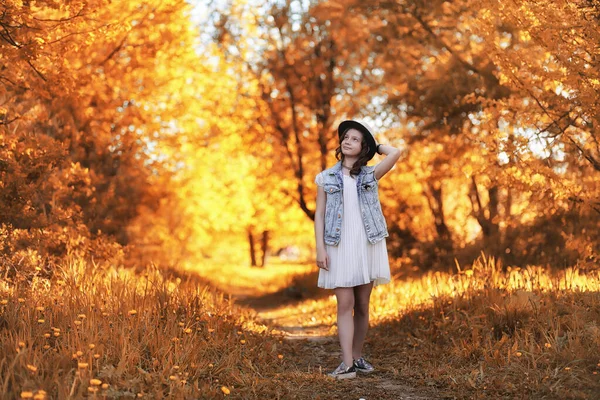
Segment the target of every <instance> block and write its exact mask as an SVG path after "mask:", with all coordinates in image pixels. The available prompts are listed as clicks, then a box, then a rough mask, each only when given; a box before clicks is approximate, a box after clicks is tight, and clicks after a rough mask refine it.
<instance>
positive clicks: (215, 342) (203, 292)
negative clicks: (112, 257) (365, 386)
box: [0, 262, 290, 399]
mask: <svg viewBox="0 0 600 400" xmlns="http://www.w3.org/2000/svg"><path fill="white" fill-rule="evenodd" d="M56 275H57V276H56V277H55V278H54V279H53V280H47V279H41V278H34V279H33V280H31V281H27V280H19V279H17V280H16V281H9V280H4V281H3V282H2V283H0V333H1V334H0V354H1V357H0V376H1V378H0V397H1V398H2V399H12V398H36V399H45V398H48V399H66V398H83V397H88V396H92V397H93V398H128V397H129V398H134V397H138V398H140V397H143V398H222V397H224V396H228V397H232V398H253V397H260V396H261V395H262V394H264V393H269V398H282V397H284V396H285V394H286V393H288V392H289V390H290V389H289V384H283V383H281V382H278V379H277V378H276V375H277V374H279V373H283V372H285V371H286V367H285V366H286V364H287V363H289V361H288V360H286V359H285V357H284V356H283V354H282V352H283V350H282V349H281V340H280V338H279V337H278V336H275V335H272V334H270V332H269V331H268V328H267V327H265V326H262V325H259V324H256V323H255V322H254V321H253V319H252V318H251V317H250V316H249V314H248V312H246V311H244V310H241V309H240V308H239V307H237V306H235V305H234V304H233V303H232V302H231V301H230V300H229V299H228V298H226V297H223V295H222V294H219V293H218V292H215V291H214V290H212V289H209V288H208V287H207V286H206V285H205V283H204V282H202V281H200V280H199V279H194V278H190V277H189V276H188V277H186V276H181V277H177V276H176V275H174V274H172V273H165V272H160V271H156V270H149V271H145V272H143V273H141V274H135V273H133V272H132V271H129V270H124V269H116V268H100V267H98V266H93V265H87V264H85V263H82V262H73V263H71V264H70V265H68V266H67V267H65V269H63V270H62V271H60V272H59V273H58V274H56ZM182 278H183V279H182ZM284 378H286V379H288V380H289V376H288V377H286V376H283V377H282V379H284Z"/></svg>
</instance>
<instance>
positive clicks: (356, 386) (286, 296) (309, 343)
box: [232, 291, 442, 400]
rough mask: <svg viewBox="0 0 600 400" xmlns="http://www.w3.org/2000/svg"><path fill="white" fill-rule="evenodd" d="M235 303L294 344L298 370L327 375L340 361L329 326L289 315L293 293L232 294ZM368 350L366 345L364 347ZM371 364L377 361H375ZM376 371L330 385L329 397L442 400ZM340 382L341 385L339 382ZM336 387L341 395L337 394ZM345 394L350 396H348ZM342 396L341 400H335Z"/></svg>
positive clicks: (385, 370)
mask: <svg viewBox="0 0 600 400" xmlns="http://www.w3.org/2000/svg"><path fill="white" fill-rule="evenodd" d="M232 296H233V298H234V299H235V301H236V302H237V303H238V304H241V305H243V306H245V307H249V308H251V309H253V310H255V311H256V314H257V317H258V319H259V320H261V321H262V322H263V323H264V324H265V325H267V326H270V327H272V328H275V329H276V330H278V331H281V332H282V333H283V335H284V337H285V338H286V339H287V340H289V341H293V342H294V344H295V345H296V346H299V348H300V350H299V351H297V354H296V358H297V359H295V360H294V361H296V362H297V365H298V367H299V369H300V370H304V371H306V372H309V373H315V372H318V373H321V374H326V373H327V372H329V370H331V369H333V368H335V366H337V364H338V363H339V360H340V358H341V353H340V349H339V343H338V339H337V334H335V333H333V334H332V331H333V330H332V329H331V326H330V325H329V324H323V323H319V321H314V322H315V323H314V324H311V325H310V326H306V324H305V323H303V320H305V318H306V315H295V314H290V312H289V309H288V306H289V305H291V304H294V303H296V302H298V301H299V299H297V298H295V296H294V294H293V293H292V294H290V293H288V292H286V291H281V292H277V293H271V294H268V295H265V296H261V297H249V296H246V295H243V294H238V295H237V296H236V294H232ZM366 347H367V348H368V343H367V346H366ZM373 360H374V361H376V360H377V359H376V358H374V359H373ZM376 367H377V368H378V371H377V372H375V373H373V374H370V375H360V376H359V377H357V379H353V380H350V381H345V382H344V384H342V385H336V386H332V387H331V389H332V393H331V395H332V397H331V398H351V399H363V400H371V399H377V400H385V399H390V400H425V399H441V398H442V397H439V396H436V395H435V394H433V393H432V391H431V390H427V389H415V388H412V387H410V386H407V385H405V384H403V382H402V380H401V375H400V374H399V372H398V371H397V370H396V369H394V368H393V367H389V368H386V367H385V366H377V365H376ZM340 383H341V382H340ZM337 388H339V389H340V390H342V391H343V393H337V392H336V390H337ZM347 393H351V396H350V397H348V395H347ZM338 396H342V397H338Z"/></svg>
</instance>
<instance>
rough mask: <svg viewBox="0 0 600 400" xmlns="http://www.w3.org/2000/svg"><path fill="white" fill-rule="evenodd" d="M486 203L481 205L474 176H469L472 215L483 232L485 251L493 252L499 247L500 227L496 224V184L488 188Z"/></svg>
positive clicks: (497, 203) (497, 204)
mask: <svg viewBox="0 0 600 400" xmlns="http://www.w3.org/2000/svg"><path fill="white" fill-rule="evenodd" d="M488 196H489V200H488V204H487V207H486V206H484V205H483V203H482V201H481V197H480V196H479V189H478V187H477V182H476V181H475V177H474V176H472V177H471V190H470V191H469V198H470V200H471V207H472V209H473V212H472V214H473V216H474V217H475V219H477V222H478V223H479V226H481V232H482V234H483V243H484V245H485V247H486V250H487V251H492V252H495V251H496V250H498V249H499V248H500V246H499V243H498V241H499V238H500V237H499V234H500V227H499V224H498V206H499V200H498V186H492V187H491V188H489V189H488Z"/></svg>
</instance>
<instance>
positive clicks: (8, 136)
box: [0, 0, 196, 255]
mask: <svg viewBox="0 0 600 400" xmlns="http://www.w3.org/2000/svg"><path fill="white" fill-rule="evenodd" d="M1 7H2V8H1V10H0V28H1V34H0V54H2V67H1V68H2V71H3V72H2V76H1V77H0V81H1V82H2V85H1V86H0V107H1V111H2V112H1V115H0V118H1V120H2V125H0V135H1V141H0V151H1V155H0V170H1V172H2V179H1V182H2V186H3V189H4V190H3V197H2V199H1V200H0V201H1V202H2V205H1V207H0V209H2V214H0V222H1V223H2V224H5V225H6V226H9V227H12V228H17V229H26V230H28V231H31V232H36V235H38V236H37V237H38V239H39V243H51V242H52V243H55V246H54V247H55V249H54V250H53V251H52V252H53V253H55V254H57V255H61V254H65V253H67V252H68V251H69V249H68V247H69V246H71V245H69V243H70V242H73V243H72V246H71V247H73V246H79V245H78V242H77V240H75V238H76V237H81V238H82V240H83V241H84V242H85V241H86V240H89V239H93V238H95V237H96V238H97V237H100V236H103V235H108V236H110V237H112V238H114V239H116V240H117V241H118V242H119V243H121V244H122V245H125V244H129V243H134V242H136V240H137V238H135V237H132V236H131V235H130V231H128V229H129V227H130V226H132V224H133V223H134V221H135V220H136V218H137V217H138V216H139V213H140V211H142V210H145V212H153V211H155V210H157V209H158V207H159V199H161V198H166V197H168V196H169V193H168V187H167V185H166V182H167V181H168V179H169V176H170V174H171V171H173V170H174V168H175V165H174V162H175V161H174V162H173V163H167V162H166V158H165V155H167V154H169V153H175V151H174V150H173V149H174V148H176V147H177V136H176V134H178V133H182V132H185V131H186V130H188V129H189V128H190V122H191V121H192V120H193V118H192V117H191V116H187V110H189V106H190V102H189V101H190V99H191V98H192V97H193V90H192V89H191V88H190V87H189V83H190V82H189V79H190V72H191V71H193V69H192V68H193V65H194V64H195V62H196V55H195V53H194V40H195V39H194V37H195V34H194V32H193V30H192V29H191V25H190V23H189V19H188V10H189V6H188V5H186V4H185V3H183V2H180V1H169V2H164V1H134V2H111V1H100V0H99V1H68V2H61V3H60V4H59V3H56V2H53V1H47V2H46V1H39V2H35V3H33V2H24V3H23V4H21V2H4V3H3V5H2V6H1ZM173 121H177V123H176V124H174V123H173ZM169 160H173V158H170V159H169ZM65 229H68V232H69V233H68V234H66V235H64V237H62V238H60V236H61V235H63V234H62V232H63V230H65ZM138 231H139V232H142V233H143V230H138ZM53 232H54V233H53ZM24 243H27V242H24ZM30 243H35V242H30ZM6 250H7V248H5V251H6Z"/></svg>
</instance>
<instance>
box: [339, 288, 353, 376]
mask: <svg viewBox="0 0 600 400" xmlns="http://www.w3.org/2000/svg"><path fill="white" fill-rule="evenodd" d="M334 292H335V297H336V298H337V327H338V336H339V338H340V347H341V348H342V360H343V361H344V364H346V366H347V367H350V366H352V362H353V359H352V340H353V337H354V319H353V317H352V310H353V308H354V288H335V289H334Z"/></svg>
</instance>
